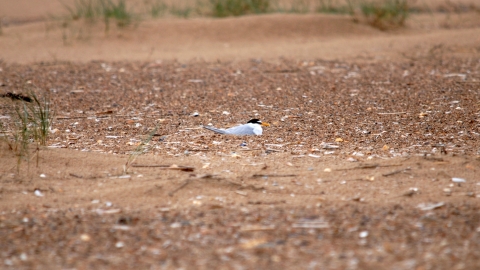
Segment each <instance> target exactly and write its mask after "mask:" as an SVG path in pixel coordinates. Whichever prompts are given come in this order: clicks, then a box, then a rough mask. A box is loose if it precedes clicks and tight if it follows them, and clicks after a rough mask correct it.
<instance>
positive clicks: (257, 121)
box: [247, 119, 262, 125]
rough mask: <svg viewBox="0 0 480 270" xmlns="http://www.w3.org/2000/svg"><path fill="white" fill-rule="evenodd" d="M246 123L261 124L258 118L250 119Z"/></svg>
mask: <svg viewBox="0 0 480 270" xmlns="http://www.w3.org/2000/svg"><path fill="white" fill-rule="evenodd" d="M248 123H252V124H259V125H261V124H262V121H260V120H259V119H252V120H250V121H248V122H247V124H248Z"/></svg>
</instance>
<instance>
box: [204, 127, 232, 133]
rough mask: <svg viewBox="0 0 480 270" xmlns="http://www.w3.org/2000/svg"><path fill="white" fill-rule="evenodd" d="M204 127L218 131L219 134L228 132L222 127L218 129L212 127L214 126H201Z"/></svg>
mask: <svg viewBox="0 0 480 270" xmlns="http://www.w3.org/2000/svg"><path fill="white" fill-rule="evenodd" d="M203 128H204V129H208V130H211V131H213V132H215V133H220V134H229V133H227V132H226V131H225V130H223V129H218V128H214V127H210V126H203Z"/></svg>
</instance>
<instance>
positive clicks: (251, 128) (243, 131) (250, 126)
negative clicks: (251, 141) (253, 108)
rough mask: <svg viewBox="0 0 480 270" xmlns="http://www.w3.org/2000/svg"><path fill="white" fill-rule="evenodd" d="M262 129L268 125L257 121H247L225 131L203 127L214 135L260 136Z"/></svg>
mask: <svg viewBox="0 0 480 270" xmlns="http://www.w3.org/2000/svg"><path fill="white" fill-rule="evenodd" d="M262 126H264V127H269V126H270V124H268V123H263V122H262V121H260V120H258V119H252V120H250V121H248V122H247V123H246V124H243V125H239V126H235V127H231V128H227V129H219V128H214V127H210V126H203V128H205V129H208V130H211V131H213V132H215V133H220V134H225V135H262V132H263V129H262Z"/></svg>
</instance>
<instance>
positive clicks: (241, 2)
mask: <svg viewBox="0 0 480 270" xmlns="http://www.w3.org/2000/svg"><path fill="white" fill-rule="evenodd" d="M210 4H211V7H212V14H211V15H212V16H213V17H219V18H222V17H228V16H242V15H247V14H261V13H267V12H268V11H269V8H270V0H210Z"/></svg>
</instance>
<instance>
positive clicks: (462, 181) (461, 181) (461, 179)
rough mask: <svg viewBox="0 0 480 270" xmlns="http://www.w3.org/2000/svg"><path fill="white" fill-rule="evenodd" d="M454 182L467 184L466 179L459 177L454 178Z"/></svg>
mask: <svg viewBox="0 0 480 270" xmlns="http://www.w3.org/2000/svg"><path fill="white" fill-rule="evenodd" d="M452 181H453V182H454V183H465V182H467V181H466V180H465V179H464V178H458V177H453V178H452Z"/></svg>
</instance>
